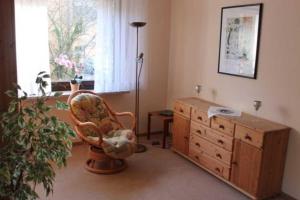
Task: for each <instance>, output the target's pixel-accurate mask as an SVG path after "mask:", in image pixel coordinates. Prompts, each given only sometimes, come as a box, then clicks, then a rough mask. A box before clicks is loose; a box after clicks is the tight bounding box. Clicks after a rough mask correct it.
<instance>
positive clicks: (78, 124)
mask: <svg viewBox="0 0 300 200" xmlns="http://www.w3.org/2000/svg"><path fill="white" fill-rule="evenodd" d="M84 127H90V128H93V129H94V130H95V131H96V132H97V133H98V138H99V140H98V141H97V142H96V141H93V140H91V139H89V138H88V137H87V136H86V135H85V134H84V133H82V132H81V130H82V129H80V128H84ZM76 133H77V134H78V136H79V137H80V138H81V139H82V140H83V141H85V142H87V143H89V144H92V145H94V146H100V145H101V143H102V131H101V130H100V129H99V128H98V127H97V125H96V124H95V123H93V122H80V121H78V120H76Z"/></svg>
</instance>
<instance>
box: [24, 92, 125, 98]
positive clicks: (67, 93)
mask: <svg viewBox="0 0 300 200" xmlns="http://www.w3.org/2000/svg"><path fill="white" fill-rule="evenodd" d="M89 91H91V92H95V91H93V90H89ZM61 92H62V95H61V96H62V97H67V96H70V94H71V91H61ZM95 93H96V94H98V95H118V94H128V93H130V91H129V90H126V91H116V92H95ZM54 94H55V92H51V94H50V98H51V97H54ZM36 98H37V96H35V95H32V96H28V100H31V99H36Z"/></svg>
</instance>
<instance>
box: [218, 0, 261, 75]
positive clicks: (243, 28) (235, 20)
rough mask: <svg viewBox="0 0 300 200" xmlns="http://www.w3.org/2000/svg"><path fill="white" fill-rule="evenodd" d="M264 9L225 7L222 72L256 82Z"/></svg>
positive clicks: (244, 6)
mask: <svg viewBox="0 0 300 200" xmlns="http://www.w3.org/2000/svg"><path fill="white" fill-rule="evenodd" d="M262 6H263V5H262V4H251V5H242V6H232V7H224V8H222V14H221V33H220V49H219V69H218V72H219V73H221V74H229V75H234V76H241V77H246V78H252V79H256V72H257V61H258V49H259V37H260V26H261V13H262Z"/></svg>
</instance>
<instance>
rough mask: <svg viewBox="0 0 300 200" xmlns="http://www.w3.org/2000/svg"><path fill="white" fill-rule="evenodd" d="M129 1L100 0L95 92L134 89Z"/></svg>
mask: <svg viewBox="0 0 300 200" xmlns="http://www.w3.org/2000/svg"><path fill="white" fill-rule="evenodd" d="M129 6H130V5H129V4H128V2H127V1H126V0H97V34H96V52H97V56H96V68H95V91H96V92H116V91H126V90H130V89H132V86H133V84H132V83H133V81H134V74H133V72H134V71H133V67H134V61H135V54H134V53H135V48H134V46H132V45H130V43H132V42H133V41H132V34H130V32H131V31H130V28H131V27H130V26H129Z"/></svg>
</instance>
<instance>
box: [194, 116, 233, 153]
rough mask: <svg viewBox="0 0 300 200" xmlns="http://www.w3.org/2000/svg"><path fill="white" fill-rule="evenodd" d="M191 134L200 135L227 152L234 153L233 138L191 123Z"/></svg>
mask: <svg viewBox="0 0 300 200" xmlns="http://www.w3.org/2000/svg"><path fill="white" fill-rule="evenodd" d="M191 134H194V135H198V136H200V137H202V138H204V139H206V140H208V141H210V142H212V143H214V144H215V145H218V146H219V147H221V148H223V149H226V150H227V151H232V147H233V137H230V136H227V135H225V134H224V133H221V132H218V131H215V130H212V129H210V128H207V127H204V126H201V125H200V124H198V123H195V122H191Z"/></svg>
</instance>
